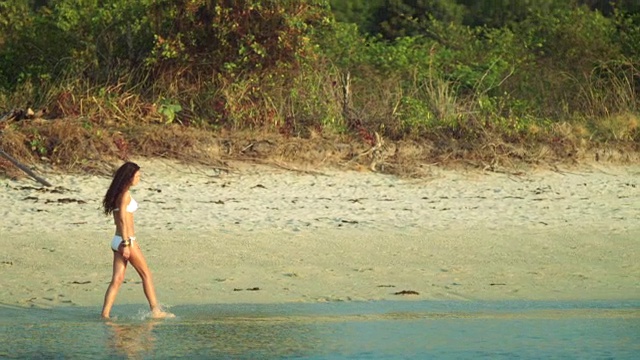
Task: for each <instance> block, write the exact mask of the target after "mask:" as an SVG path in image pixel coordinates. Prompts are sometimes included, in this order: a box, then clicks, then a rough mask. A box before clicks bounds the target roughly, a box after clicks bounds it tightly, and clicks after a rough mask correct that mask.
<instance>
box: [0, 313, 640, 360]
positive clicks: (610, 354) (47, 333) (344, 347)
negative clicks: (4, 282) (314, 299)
mask: <svg viewBox="0 0 640 360" xmlns="http://www.w3.org/2000/svg"><path fill="white" fill-rule="evenodd" d="M170 311H172V312H174V313H176V315H177V317H176V318H175V319H167V320H152V319H148V318H147V316H148V313H147V312H146V308H145V306H143V305H120V306H117V305H116V306H115V307H114V309H113V312H112V314H113V315H118V318H116V319H113V320H110V321H102V320H99V319H98V317H97V315H98V314H99V308H86V307H64V308H54V309H24V308H17V307H12V306H2V305H0V358H56V359H62V358H65V359H66V358H98V359H102V358H105V359H106V358H127V357H128V358H176V357H187V358H207V359H211V358H223V359H263V358H268V359H297V358H302V359H426V358H438V359H478V358H489V359H501V358H503V359H514V358H524V359H536V358H540V359H548V358H569V359H571V358H575V359H637V358H640V301H627V302H610V301H609V302H524V301H516V302H435V301H434V302H431V301H425V302H361V303H359V302H349V303H323V304H277V305H197V306H193V305H190V306H174V307H172V308H171V309H170Z"/></svg>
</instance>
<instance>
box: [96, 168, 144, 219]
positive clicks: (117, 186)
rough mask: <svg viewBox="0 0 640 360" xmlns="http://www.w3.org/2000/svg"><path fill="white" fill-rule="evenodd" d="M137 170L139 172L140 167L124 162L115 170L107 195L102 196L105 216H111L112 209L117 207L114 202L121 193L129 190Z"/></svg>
mask: <svg viewBox="0 0 640 360" xmlns="http://www.w3.org/2000/svg"><path fill="white" fill-rule="evenodd" d="M138 170H140V166H138V164H136V163H132V162H126V163H124V164H122V166H120V168H118V170H116V173H115V174H114V175H113V180H111V185H110V186H109V190H107V193H106V194H105V195H104V200H102V206H103V207H104V214H105V215H109V214H111V213H112V212H113V209H115V208H117V207H118V204H116V201H118V198H119V197H120V195H122V193H123V192H125V191H127V190H128V189H129V187H130V186H131V182H132V181H133V177H134V176H135V174H136V172H138Z"/></svg>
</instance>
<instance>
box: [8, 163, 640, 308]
mask: <svg viewBox="0 0 640 360" xmlns="http://www.w3.org/2000/svg"><path fill="white" fill-rule="evenodd" d="M134 161H136V162H138V163H139V164H140V165H141V166H142V171H143V173H142V181H141V183H140V184H139V185H138V186H137V187H135V188H133V189H132V195H133V197H134V198H135V199H136V200H137V201H138V202H139V204H140V209H139V210H138V212H136V215H135V216H136V235H137V237H138V239H139V244H140V246H141V247H142V249H143V251H144V253H145V256H146V258H147V261H148V263H149V266H150V267H151V270H152V271H153V274H154V280H155V283H156V288H157V291H158V296H159V299H160V301H161V302H162V303H163V304H164V305H166V306H169V307H170V306H174V305H181V304H208V303H283V302H327V301H370V300H408V301H410V300H501V299H505V300H514V299H523V300H600V299H602V300H623V299H624V300H628V299H634V300H637V299H640V261H638V259H639V258H640V251H639V250H640V166H614V165H600V164H598V165H594V164H591V165H583V166H581V167H579V168H575V169H567V170H564V171H551V170H528V171H524V172H520V173H518V174H517V175H514V174H502V173H492V172H483V171H479V170H451V169H442V168H438V167H434V168H433V169H431V170H430V173H431V176H429V177H426V178H422V179H403V178H398V177H394V176H389V175H383V174H377V173H371V172H355V171H338V170H331V169H315V170H314V171H307V172H299V171H287V170H283V169H278V168H274V167H267V166H260V165H248V164H244V165H238V166H234V167H233V169H232V170H231V171H222V170H219V169H214V168H209V167H206V166H200V165H198V166H187V165H183V164H179V163H176V162H172V161H166V160H151V159H134ZM41 175H43V176H44V177H45V178H46V179H47V180H48V181H49V182H51V183H52V184H53V187H50V188H43V187H42V186H40V185H39V184H38V183H36V182H34V181H33V180H31V179H28V178H23V179H20V180H17V181H15V180H10V179H0V187H1V188H2V191H1V192H0V219H1V220H0V245H1V246H2V249H3V250H2V252H1V253H0V278H1V279H2V280H0V303H1V304H5V305H12V306H24V307H32V306H35V307H53V306H95V307H96V309H99V308H100V306H101V305H102V300H103V296H104V291H105V289H106V287H107V285H108V282H109V280H110V276H111V263H112V253H111V250H110V248H109V242H110V240H111V237H112V235H113V231H114V227H113V224H112V219H111V218H110V217H105V216H104V215H103V214H102V212H101V209H100V206H101V200H102V197H103V195H104V192H105V191H106V188H107V187H108V184H109V182H110V178H108V177H103V176H92V175H70V174H61V173H53V172H44V173H41ZM132 303H135V304H137V303H140V304H144V303H145V298H144V295H143V293H142V287H141V285H140V280H139V277H138V275H137V274H136V273H135V271H134V270H133V269H129V270H128V272H127V280H126V284H124V285H123V287H122V289H121V291H120V294H119V296H118V299H117V300H116V306H117V305H118V304H132Z"/></svg>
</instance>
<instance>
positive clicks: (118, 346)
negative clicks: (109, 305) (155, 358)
mask: <svg viewBox="0 0 640 360" xmlns="http://www.w3.org/2000/svg"><path fill="white" fill-rule="evenodd" d="M158 323H159V322H158V321H157V320H146V321H143V322H140V323H117V322H114V321H111V320H109V321H107V322H106V324H107V325H108V326H109V327H110V330H111V336H110V337H109V347H110V348H111V349H113V350H114V351H115V352H116V353H117V354H119V355H124V356H125V357H127V358H129V359H142V358H144V357H148V356H150V355H152V353H153V349H154V346H155V342H156V338H155V336H154V335H153V332H152V330H153V328H154V327H155V326H156V325H157V324H158Z"/></svg>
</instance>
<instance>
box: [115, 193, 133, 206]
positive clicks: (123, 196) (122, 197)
mask: <svg viewBox="0 0 640 360" xmlns="http://www.w3.org/2000/svg"><path fill="white" fill-rule="evenodd" d="M130 201H131V194H129V192H128V191H125V192H123V193H122V194H121V195H120V196H119V197H118V203H119V204H122V203H125V204H128V203H129V202H130Z"/></svg>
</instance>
